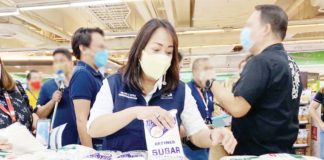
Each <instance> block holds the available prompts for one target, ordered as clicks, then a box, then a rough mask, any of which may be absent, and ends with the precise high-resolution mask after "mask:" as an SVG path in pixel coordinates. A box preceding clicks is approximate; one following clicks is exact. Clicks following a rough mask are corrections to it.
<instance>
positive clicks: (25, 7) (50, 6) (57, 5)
mask: <svg viewBox="0 0 324 160" xmlns="http://www.w3.org/2000/svg"><path fill="white" fill-rule="evenodd" d="M67 7H70V5H69V4H54V5H42V6H21V7H19V10H21V11H32V10H43V9H54V8H67Z"/></svg>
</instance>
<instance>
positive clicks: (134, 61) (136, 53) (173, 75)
mask: <svg viewBox="0 0 324 160" xmlns="http://www.w3.org/2000/svg"><path fill="white" fill-rule="evenodd" d="M158 28H164V29H165V30H167V31H168V33H169V34H170V35H171V37H172V40H173V53H172V61H171V65H170V67H169V69H168V70H167V73H166V82H167V84H166V85H165V86H164V87H163V89H162V92H163V93H166V94H168V93H171V91H172V90H174V89H175V88H176V87H177V85H178V83H179V54H178V37H177V34H176V31H175V30H174V28H173V27H172V25H171V24H170V23H169V22H168V21H167V20H160V19H152V20H150V21H148V22H147V23H146V24H145V25H144V26H143V27H142V28H141V30H140V31H139V33H138V34H137V36H136V39H135V41H134V43H133V45H132V47H131V49H130V52H129V56H128V62H127V64H126V65H125V66H124V67H123V68H121V70H120V72H122V74H123V81H124V82H125V83H126V85H127V87H129V88H131V89H135V90H138V91H141V92H142V89H143V88H142V86H141V84H140V78H141V76H142V74H143V71H142V68H141V65H140V62H139V61H140V59H141V56H142V51H143V50H144V48H145V47H146V45H147V43H148V42H149V40H150V39H151V36H152V35H153V33H154V32H155V31H156V30H157V29H158Z"/></svg>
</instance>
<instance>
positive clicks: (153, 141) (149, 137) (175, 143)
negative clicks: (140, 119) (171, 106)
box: [144, 110, 184, 160]
mask: <svg viewBox="0 0 324 160" xmlns="http://www.w3.org/2000/svg"><path fill="white" fill-rule="evenodd" d="M170 113H171V114H172V116H173V118H174V120H175V121H174V127H173V128H172V129H170V130H168V129H166V128H164V129H160V128H159V127H158V126H156V125H155V124H154V123H153V122H152V121H151V120H144V129H145V139H146V145H147V152H148V159H154V160H169V159H170V160H183V159H184V153H183V149H182V144H181V141H180V135H179V127H178V122H177V118H176V113H177V110H171V111H170Z"/></svg>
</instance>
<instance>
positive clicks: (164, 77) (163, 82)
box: [162, 74, 167, 86]
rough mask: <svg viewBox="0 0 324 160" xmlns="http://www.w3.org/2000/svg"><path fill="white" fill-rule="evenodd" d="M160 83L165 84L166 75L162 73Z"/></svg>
mask: <svg viewBox="0 0 324 160" xmlns="http://www.w3.org/2000/svg"><path fill="white" fill-rule="evenodd" d="M162 85H164V86H165V85H167V82H166V75H165V74H164V75H163V77H162Z"/></svg>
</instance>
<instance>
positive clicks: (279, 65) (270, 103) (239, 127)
mask: <svg viewBox="0 0 324 160" xmlns="http://www.w3.org/2000/svg"><path fill="white" fill-rule="evenodd" d="M287 24H288V18H287V15H286V13H285V12H284V11H283V10H282V9H281V8H280V7H278V6H276V5H259V6H256V7H255V11H254V12H253V14H252V15H251V16H250V17H249V19H248V21H247V23H246V26H245V27H244V29H243V30H242V33H241V44H242V45H243V48H244V49H245V50H246V51H249V52H251V54H253V58H251V60H249V61H248V62H247V64H246V66H245V67H244V70H243V71H242V73H241V76H240V79H239V81H238V82H237V85H236V86H235V88H234V94H232V93H230V92H228V91H227V90H226V89H225V88H224V87H222V86H221V85H220V84H219V83H217V82H214V81H213V80H210V81H208V82H207V85H208V86H209V87H210V88H211V90H212V92H213V94H214V96H215V99H217V100H218V101H219V102H220V105H221V106H222V107H224V109H225V110H226V111H228V112H229V113H230V114H231V115H232V116H233V120H232V131H233V134H234V136H235V138H236V139H237V141H238V146H237V147H236V149H235V152H234V154H236V155H262V154H266V153H293V152H294V151H293V148H292V147H293V144H294V142H295V140H296V138H297V134H298V127H299V126H298V118H297V117H298V107H299V99H300V95H301V90H302V85H301V83H300V76H299V69H298V66H297V65H296V63H295V62H294V61H293V60H292V59H291V58H290V57H289V56H288V54H287V52H286V51H285V49H284V47H283V45H282V43H281V42H282V41H283V39H284V38H285V35H286V31H287Z"/></svg>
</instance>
